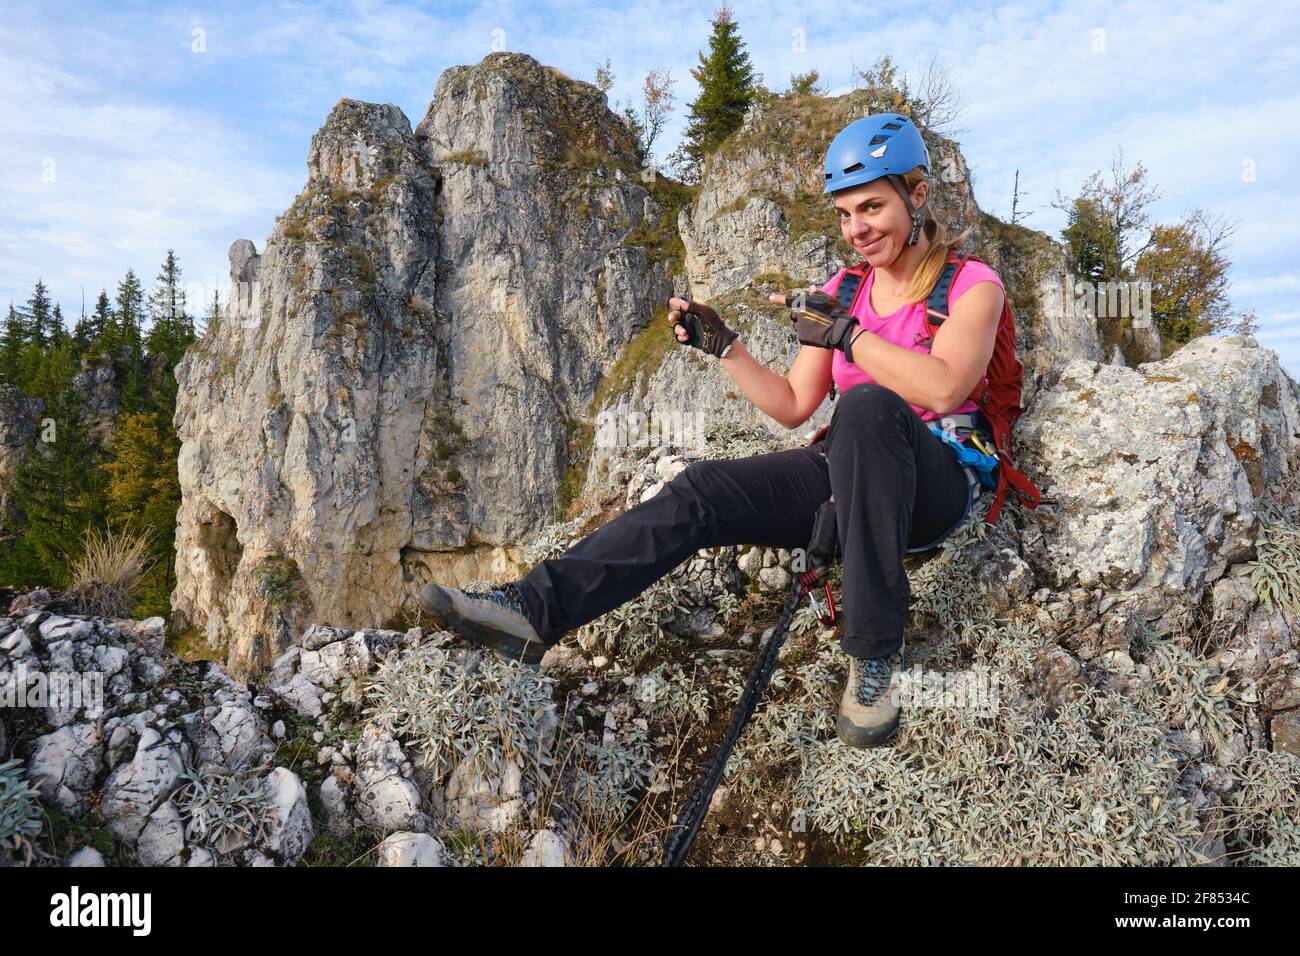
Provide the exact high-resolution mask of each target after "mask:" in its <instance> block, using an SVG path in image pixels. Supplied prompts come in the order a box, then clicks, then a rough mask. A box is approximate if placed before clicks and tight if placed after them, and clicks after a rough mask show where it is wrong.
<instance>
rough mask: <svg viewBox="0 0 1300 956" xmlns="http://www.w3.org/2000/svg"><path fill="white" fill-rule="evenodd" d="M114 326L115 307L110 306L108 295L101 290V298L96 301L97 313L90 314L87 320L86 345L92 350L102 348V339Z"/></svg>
mask: <svg viewBox="0 0 1300 956" xmlns="http://www.w3.org/2000/svg"><path fill="white" fill-rule="evenodd" d="M112 325H113V307H112V306H111V305H109V302H108V293H107V292H105V291H104V290H103V289H100V290H99V298H98V299H96V300H95V311H94V312H92V313H91V314H90V318H88V319H87V320H86V343H87V345H88V346H89V347H90V348H91V349H97V348H100V347H102V341H101V340H102V339H103V338H104V335H105V333H107V332H108V331H109V328H110V327H111V326H112Z"/></svg>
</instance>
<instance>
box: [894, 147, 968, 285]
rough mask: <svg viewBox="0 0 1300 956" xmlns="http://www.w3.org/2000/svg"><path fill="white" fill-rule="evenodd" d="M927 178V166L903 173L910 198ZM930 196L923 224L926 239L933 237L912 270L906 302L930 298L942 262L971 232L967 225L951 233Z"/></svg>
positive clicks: (939, 274) (941, 270)
mask: <svg viewBox="0 0 1300 956" xmlns="http://www.w3.org/2000/svg"><path fill="white" fill-rule="evenodd" d="M926 178H927V177H926V175H925V169H924V168H922V167H921V166H917V167H916V168H915V169H913V170H911V171H910V172H907V173H904V174H903V176H902V179H903V188H904V189H906V190H907V195H908V198H909V199H910V198H911V195H912V193H913V192H914V191H915V190H916V186H917V184H918V183H921V182H925V181H926ZM899 198H902V197H899ZM930 198H931V197H930V196H929V195H928V194H927V196H926V204H925V225H924V226H923V227H922V228H923V229H924V231H925V238H927V239H929V240H930V247H929V249H927V250H926V253H925V258H924V259H922V260H921V264H920V265H919V266H917V267H916V271H915V272H913V273H912V279H911V281H910V282H908V283H907V290H906V292H905V293H904V295H903V298H904V299H905V300H906V301H907V302H924V301H925V300H926V299H927V298H929V296H930V293H931V292H932V291H933V290H934V287H935V284H936V283H937V282H938V281H939V277H940V276H941V275H943V264H944V263H945V262H947V261H948V252H949V251H950V250H952V249H956V248H957V247H958V246H960V245H961V244H962V243H963V242H965V241H966V239H967V238H969V237H970V234H971V230H970V229H969V228H968V229H966V231H965V232H963V233H962V234H961V235H959V236H950V235H949V234H948V227H947V225H946V224H945V223H944V221H943V219H942V217H940V216H937V215H935V212H934V207H933V206H932V205H930V201H929V200H930Z"/></svg>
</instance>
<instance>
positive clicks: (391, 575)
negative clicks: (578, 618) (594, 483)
mask: <svg viewBox="0 0 1300 956" xmlns="http://www.w3.org/2000/svg"><path fill="white" fill-rule="evenodd" d="M633 162H634V153H633V143H632V141H631V138H630V134H629V133H628V131H627V128H626V126H625V125H624V124H623V123H622V122H621V121H620V120H618V119H617V118H616V117H615V116H614V115H613V114H612V113H611V112H609V110H608V109H607V108H606V107H605V105H604V101H603V97H602V96H601V94H600V93H599V92H598V91H597V90H596V89H595V88H594V87H591V86H590V85H589V84H586V83H581V82H576V81H572V80H568V79H566V78H564V77H563V76H562V75H560V74H558V73H557V72H556V71H554V70H551V69H548V68H544V67H542V66H540V65H539V64H537V63H536V62H535V61H534V60H532V59H531V58H529V57H526V56H522V55H518V54H493V55H491V56H489V57H488V58H486V59H485V60H484V61H483V62H482V63H481V64H479V65H477V66H475V67H461V68H456V69H453V70H449V71H447V72H446V73H444V74H443V76H442V78H441V79H440V81H439V85H438V88H437V90H436V92H435V96H434V101H433V104H432V106H431V107H430V109H429V112H428V114H427V115H426V116H425V118H424V119H423V120H422V121H421V122H420V124H419V126H418V127H417V128H416V130H414V131H412V130H411V129H410V127H409V124H408V123H407V120H406V118H405V117H404V116H403V115H402V114H401V112H400V111H399V110H397V109H396V107H392V106H377V105H373V104H364V103H358V102H355V101H350V100H344V101H341V102H340V103H339V104H338V106H337V107H336V108H335V109H334V111H333V113H331V115H330V117H329V119H328V120H327V121H326V123H325V126H324V127H322V129H321V130H320V132H319V133H317V135H316V136H315V137H314V138H313V141H312V147H311V152H310V155H309V158H308V173H309V177H308V184H307V187H306V189H305V190H304V191H303V193H302V194H300V195H299V197H298V198H297V199H296V200H295V201H294V204H293V206H292V207H291V208H290V209H289V210H288V211H287V212H286V213H285V215H284V216H283V217H281V219H280V222H279V224H278V225H277V227H276V230H275V232H274V233H273V234H272V236H271V237H270V239H269V240H268V242H267V246H266V248H265V250H263V252H262V253H261V254H258V253H257V251H256V249H255V248H254V247H253V245H252V244H251V243H249V242H247V241H243V240H241V241H240V242H237V243H235V244H234V245H233V246H232V247H231V277H232V282H233V283H235V289H236V292H237V294H236V295H235V296H233V297H232V306H231V308H230V310H229V314H228V315H227V316H226V317H225V318H224V320H223V321H221V322H220V323H219V325H218V327H217V329H216V330H215V331H214V332H212V333H210V334H209V335H208V336H206V337H205V339H204V340H203V341H202V342H201V343H200V345H199V346H198V347H196V348H195V349H192V350H191V351H190V352H189V353H188V354H187V356H186V357H185V358H184V360H182V362H181V363H180V365H179V366H178V369H177V380H178V382H179V384H180V394H179V400H178V408H177V413H176V420H175V424H176V428H177V431H178V434H179V436H180V438H181V440H182V449H181V454H180V462H179V471H180V481H181V488H182V494H183V500H184V504H183V505H182V508H181V510H180V514H179V517H178V526H179V527H178V531H177V584H176V589H175V591H174V593H173V597H172V604H173V608H174V610H175V615H176V616H175V621H174V623H175V624H176V625H177V626H190V625H192V626H197V627H200V628H202V629H204V631H205V633H206V635H207V637H208V640H209V642H210V643H211V644H212V645H213V646H214V647H218V648H225V649H226V650H227V653H228V658H227V663H228V666H229V667H230V669H231V672H232V673H237V674H245V673H252V672H255V671H257V670H259V669H261V668H264V667H265V666H266V665H268V664H269V663H270V662H271V661H272V660H273V659H274V658H275V657H276V656H278V655H279V654H280V653H281V652H283V651H284V650H285V648H287V647H288V644H289V635H290V634H292V633H295V632H301V630H302V629H303V628H305V627H306V626H307V624H309V623H310V622H311V621H313V620H330V621H333V622H336V623H344V622H349V621H352V622H357V623H360V622H363V621H373V620H387V619H389V618H391V617H393V616H394V615H395V614H396V613H398V612H399V611H400V610H401V609H402V608H404V607H408V606H409V605H410V601H411V595H412V594H413V593H414V591H415V590H418V588H419V587H420V586H422V585H423V583H425V581H427V580H428V579H429V578H430V577H431V576H437V577H439V578H440V579H444V580H445V579H447V578H461V579H463V578H465V577H466V576H470V577H473V576H477V575H478V574H480V573H482V572H484V571H485V570H486V569H487V564H486V562H487V561H488V560H490V559H491V557H492V554H493V552H492V549H493V548H494V547H495V548H505V547H510V548H513V547H514V546H516V545H517V543H518V542H520V541H521V540H524V539H526V538H527V537H528V536H529V535H531V534H532V533H534V532H536V531H537V530H538V529H539V528H540V526H541V523H542V521H543V519H544V518H545V516H546V515H547V514H549V512H550V509H551V507H552V504H553V501H554V496H555V491H556V488H557V486H558V484H559V481H560V479H561V477H562V475H563V472H564V470H565V468H566V466H567V465H568V457H569V453H568V437H569V423H572V422H575V421H577V420H579V419H581V418H582V417H583V416H584V415H585V413H586V406H587V404H588V403H589V402H590V400H591V398H592V395H593V394H594V390H595V387H596V384H597V383H598V381H599V379H600V375H601V371H602V369H603V368H604V367H606V366H607V365H608V364H609V363H610V362H611V361H612V360H613V358H614V357H615V356H616V355H617V354H618V352H619V351H620V350H621V349H622V348H623V346H624V345H625V344H626V343H627V341H628V340H629V338H630V337H631V336H632V335H633V334H634V333H635V332H636V331H637V329H638V328H639V326H640V324H642V323H643V322H644V321H645V320H646V319H647V318H648V316H649V314H650V311H651V304H652V303H655V302H660V301H662V300H663V299H664V298H665V297H666V295H667V292H668V285H667V281H666V278H665V276H664V274H663V272H662V269H661V268H659V267H657V266H651V265H650V264H649V263H648V262H647V258H646V253H645V251H644V249H642V248H640V247H637V246H634V245H631V246H630V245H625V244H624V242H623V239H624V238H625V237H626V235H627V234H628V233H629V232H630V231H631V230H632V229H634V228H635V227H637V226H638V225H640V224H641V223H642V222H643V220H644V219H645V218H646V217H649V216H654V215H656V210H655V204H654V202H653V200H651V198H650V196H649V194H648V193H647V191H646V189H645V188H644V187H643V186H642V185H641V183H640V182H639V181H638V180H637V179H636V178H634V175H633V173H634V172H635V169H634V167H633Z"/></svg>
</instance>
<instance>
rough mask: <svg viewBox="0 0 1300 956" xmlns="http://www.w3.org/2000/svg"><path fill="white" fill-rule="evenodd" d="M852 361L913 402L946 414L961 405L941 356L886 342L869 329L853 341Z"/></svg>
mask: <svg viewBox="0 0 1300 956" xmlns="http://www.w3.org/2000/svg"><path fill="white" fill-rule="evenodd" d="M852 350H853V364H854V365H856V366H857V367H858V368H860V369H862V371H864V372H866V373H867V374H868V375H870V376H871V377H872V379H874V380H875V381H877V382H879V383H880V384H881V385H883V386H885V388H888V389H891V390H893V391H895V392H897V393H898V394H899V395H900V396H902V397H903V398H904V399H906V400H907V401H908V402H910V403H911V404H913V405H917V406H919V407H921V408H928V409H929V410H930V411H932V412H938V413H939V414H941V415H942V414H945V413H947V412H950V411H952V409H953V408H955V407H956V406H957V405H960V404H961V399H960V398H956V399H954V398H953V396H952V370H951V369H950V368H949V367H948V363H947V362H945V361H944V360H943V359H940V358H935V357H934V356H933V355H927V354H925V353H923V352H913V351H912V350H911V349H905V348H903V347H902V346H901V345H895V344H894V343H893V342H887V341H885V340H884V339H882V338H881V337H880V336H878V335H876V334H875V333H874V332H871V331H869V330H868V331H864V332H862V333H861V334H858V335H857V337H856V338H855V339H854V340H853V345H852Z"/></svg>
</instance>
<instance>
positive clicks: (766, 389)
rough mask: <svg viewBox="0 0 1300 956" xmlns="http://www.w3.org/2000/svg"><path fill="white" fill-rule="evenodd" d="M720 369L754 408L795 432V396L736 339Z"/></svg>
mask: <svg viewBox="0 0 1300 956" xmlns="http://www.w3.org/2000/svg"><path fill="white" fill-rule="evenodd" d="M722 367H723V368H724V369H726V370H727V374H728V375H730V376H731V378H732V380H733V381H734V382H735V383H736V384H737V385H739V386H740V390H741V391H742V392H744V393H745V396H746V397H747V398H748V399H749V400H750V401H751V402H753V403H754V405H755V407H756V408H758V409H759V411H761V412H763V413H764V414H766V415H768V416H770V417H771V418H773V419H774V420H775V421H777V422H779V423H780V424H782V425H783V426H785V427H786V428H795V427H797V423H795V424H791V423H792V422H794V419H795V414H796V408H795V394H794V390H793V389H792V388H790V383H789V382H788V381H786V379H785V378H784V377H783V376H781V375H778V374H776V372H773V371H772V370H771V369H769V368H766V367H764V366H763V364H762V363H761V362H759V361H758V359H756V358H754V356H753V355H751V354H750V352H749V350H748V349H747V348H745V346H744V344H742V343H741V341H740V340H739V339H737V340H736V341H735V342H734V343H733V344H732V346H731V350H730V351H729V352H727V354H726V356H725V357H724V358H723V359H722Z"/></svg>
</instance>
